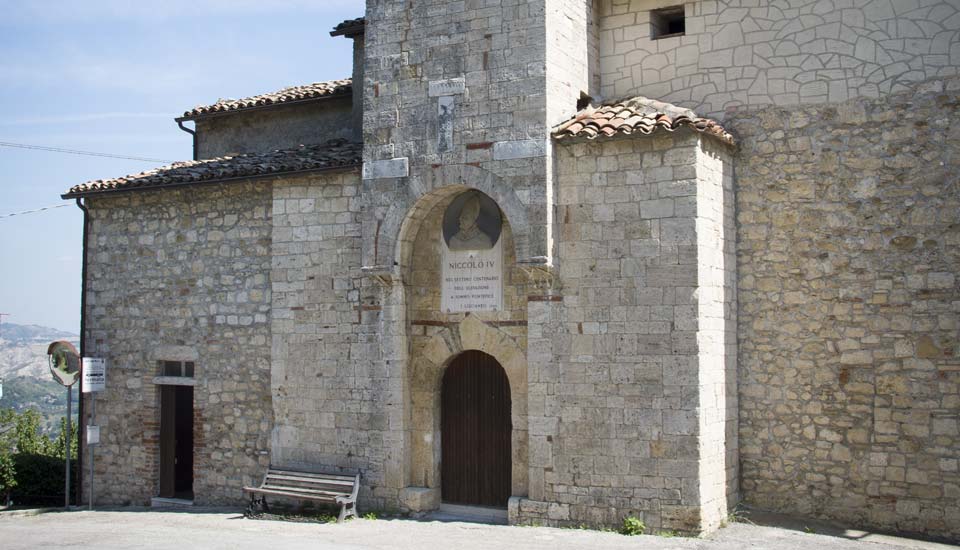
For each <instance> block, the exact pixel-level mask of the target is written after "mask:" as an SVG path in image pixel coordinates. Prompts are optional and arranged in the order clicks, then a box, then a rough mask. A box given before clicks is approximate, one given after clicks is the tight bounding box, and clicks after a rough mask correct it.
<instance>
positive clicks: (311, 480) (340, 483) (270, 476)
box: [267, 474, 353, 491]
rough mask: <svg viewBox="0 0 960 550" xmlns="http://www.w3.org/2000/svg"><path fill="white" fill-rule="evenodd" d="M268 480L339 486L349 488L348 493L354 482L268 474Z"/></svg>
mask: <svg viewBox="0 0 960 550" xmlns="http://www.w3.org/2000/svg"><path fill="white" fill-rule="evenodd" d="M267 479H279V480H282V481H298V482H300V483H311V484H313V483H317V484H322V485H338V486H341V487H347V488H348V491H349V488H350V487H353V480H352V479H351V480H349V481H346V480H339V479H317V478H310V477H300V476H291V475H275V474H267Z"/></svg>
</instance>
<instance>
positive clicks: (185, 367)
mask: <svg viewBox="0 0 960 550" xmlns="http://www.w3.org/2000/svg"><path fill="white" fill-rule="evenodd" d="M193 370H194V369H193V361H160V376H175V377H179V378H193Z"/></svg>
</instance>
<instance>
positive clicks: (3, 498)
mask: <svg viewBox="0 0 960 550" xmlns="http://www.w3.org/2000/svg"><path fill="white" fill-rule="evenodd" d="M16 486H17V470H16V468H15V467H14V465H13V457H11V456H10V454H8V453H6V452H4V451H2V450H0V506H6V505H7V503H8V502H10V492H11V491H12V490H13V489H14V488H15V487H16Z"/></svg>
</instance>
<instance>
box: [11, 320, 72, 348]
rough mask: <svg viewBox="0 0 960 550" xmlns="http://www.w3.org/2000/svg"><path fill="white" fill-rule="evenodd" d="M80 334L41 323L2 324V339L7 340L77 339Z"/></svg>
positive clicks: (48, 341) (50, 340) (48, 340)
mask: <svg viewBox="0 0 960 550" xmlns="http://www.w3.org/2000/svg"><path fill="white" fill-rule="evenodd" d="M77 339H78V336H77V335H76V334H72V333H70V332H64V331H62V330H57V329H55V328H49V327H41V326H39V325H17V324H14V323H3V324H0V341H4V340H5V341H7V342H36V341H38V340H40V341H46V342H47V343H50V342H53V341H54V340H72V341H76V340H77Z"/></svg>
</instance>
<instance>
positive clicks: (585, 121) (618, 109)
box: [553, 97, 736, 145]
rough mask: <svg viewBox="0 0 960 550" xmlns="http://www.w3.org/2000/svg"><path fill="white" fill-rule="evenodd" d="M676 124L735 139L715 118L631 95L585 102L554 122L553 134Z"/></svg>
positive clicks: (588, 134)
mask: <svg viewBox="0 0 960 550" xmlns="http://www.w3.org/2000/svg"><path fill="white" fill-rule="evenodd" d="M678 128H690V129H691V130H694V131H696V132H701V133H703V134H706V135H710V136H713V137H715V138H717V139H719V140H721V141H722V142H724V143H727V144H729V145H734V144H735V143H736V140H735V139H734V137H733V135H731V134H730V133H729V132H727V131H726V130H724V129H723V127H722V126H720V124H719V123H718V122H716V121H715V120H711V119H709V118H702V117H699V116H697V114H696V113H694V112H693V111H691V110H690V109H684V108H682V107H677V106H676V105H671V104H670V103H664V102H662V101H656V100H654V99H648V98H646V97H634V98H631V99H625V100H622V101H616V102H613V103H609V104H605V105H601V106H599V107H593V106H589V107H587V108H585V109H583V110H582V111H580V112H579V113H577V114H576V115H575V116H574V117H573V118H572V119H570V120H568V121H567V122H564V123H563V124H561V125H560V126H558V127H557V129H556V130H554V132H553V135H554V137H555V138H557V139H564V138H587V139H596V138H597V137H612V136H615V135H617V134H623V135H627V134H633V133H640V134H645V135H649V134H652V133H654V132H656V131H658V130H666V131H668V132H673V131H675V130H677V129H678Z"/></svg>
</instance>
